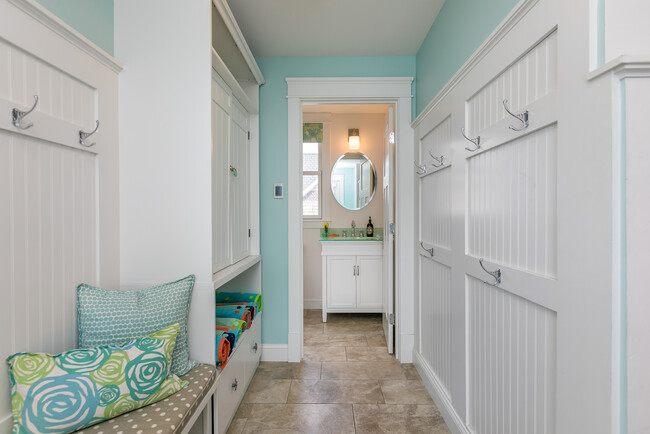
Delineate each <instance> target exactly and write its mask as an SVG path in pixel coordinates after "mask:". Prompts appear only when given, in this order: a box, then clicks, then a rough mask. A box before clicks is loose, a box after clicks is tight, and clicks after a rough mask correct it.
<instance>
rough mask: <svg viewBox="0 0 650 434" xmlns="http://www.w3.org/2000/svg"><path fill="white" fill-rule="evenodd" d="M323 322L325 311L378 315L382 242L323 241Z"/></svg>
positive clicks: (380, 298) (380, 301)
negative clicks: (372, 313) (373, 313)
mask: <svg viewBox="0 0 650 434" xmlns="http://www.w3.org/2000/svg"><path fill="white" fill-rule="evenodd" d="M321 244H322V251H321V255H322V258H323V260H322V263H323V298H322V299H323V321H324V322H326V321H327V313H328V312H381V309H382V292H381V289H382V285H381V283H382V281H381V279H382V258H383V255H382V243H381V241H322V242H321Z"/></svg>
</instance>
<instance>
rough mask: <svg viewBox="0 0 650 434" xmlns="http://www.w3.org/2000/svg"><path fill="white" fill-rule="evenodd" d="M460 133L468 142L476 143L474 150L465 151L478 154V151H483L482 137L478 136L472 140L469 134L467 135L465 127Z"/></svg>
mask: <svg viewBox="0 0 650 434" xmlns="http://www.w3.org/2000/svg"><path fill="white" fill-rule="evenodd" d="M460 133H461V134H462V135H463V137H465V138H466V139H467V140H469V141H470V142H472V143H474V148H473V149H472V148H468V147H465V149H467V150H468V151H470V152H476V151H478V150H479V149H481V136H476V138H475V139H470V138H469V137H467V134H465V127H462V128H461V129H460Z"/></svg>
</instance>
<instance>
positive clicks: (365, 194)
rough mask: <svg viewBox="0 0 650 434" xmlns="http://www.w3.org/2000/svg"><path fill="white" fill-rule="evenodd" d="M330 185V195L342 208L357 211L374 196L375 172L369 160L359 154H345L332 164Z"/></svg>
mask: <svg viewBox="0 0 650 434" xmlns="http://www.w3.org/2000/svg"><path fill="white" fill-rule="evenodd" d="M330 183H331V185H332V194H333V195H334V197H335V198H336V201H337V202H338V203H339V204H340V205H341V206H342V207H343V208H345V209H349V210H353V211H354V210H359V209H361V208H363V207H365V206H366V205H368V204H369V203H370V201H371V200H372V197H373V196H374V195H375V188H376V186H377V172H376V171H375V166H374V165H373V164H372V161H370V158H368V157H366V156H365V155H364V154H362V153H361V152H346V153H345V154H343V155H341V156H340V157H339V159H338V160H336V163H334V167H333V168H332V176H331V178H330Z"/></svg>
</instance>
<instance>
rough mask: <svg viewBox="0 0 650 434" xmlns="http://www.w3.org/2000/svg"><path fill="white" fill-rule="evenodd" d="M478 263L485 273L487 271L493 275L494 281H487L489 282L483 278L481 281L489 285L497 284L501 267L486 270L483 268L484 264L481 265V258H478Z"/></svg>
mask: <svg viewBox="0 0 650 434" xmlns="http://www.w3.org/2000/svg"><path fill="white" fill-rule="evenodd" d="M478 263H479V264H480V265H481V268H482V269H483V270H484V271H485V272H486V273H488V274H489V275H490V276H492V277H494V283H489V282H486V281H485V280H484V281H483V283H485V284H486V285H490V286H497V285H498V284H500V283H501V269H500V268H497V269H496V270H495V271H490V270H487V269H486V268H485V266H484V265H483V258H481V259H479V260H478Z"/></svg>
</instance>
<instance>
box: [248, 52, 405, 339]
mask: <svg viewBox="0 0 650 434" xmlns="http://www.w3.org/2000/svg"><path fill="white" fill-rule="evenodd" d="M256 60H257V64H258V65H259V67H260V69H261V70H262V74H264V79H265V80H266V83H265V84H263V85H262V86H261V87H260V163H261V164H260V207H261V208H260V221H261V234H260V235H261V250H262V288H263V290H264V320H263V321H264V325H263V327H262V333H263V335H262V341H263V342H264V343H265V344H286V343H287V335H288V333H289V320H288V317H289V304H288V281H289V280H288V277H289V276H288V258H289V250H288V245H287V234H288V230H289V228H288V227H287V225H288V223H287V221H288V220H287V219H288V211H287V196H288V194H291V192H289V191H285V192H284V199H273V184H274V183H282V184H284V186H285V189H286V186H287V158H288V154H287V141H288V134H287V122H288V119H287V108H288V106H287V82H286V81H285V78H286V77H391V76H392V77H413V76H415V56H403V57H401V56H400V57H272V58H271V57H267V58H258V59H256Z"/></svg>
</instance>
